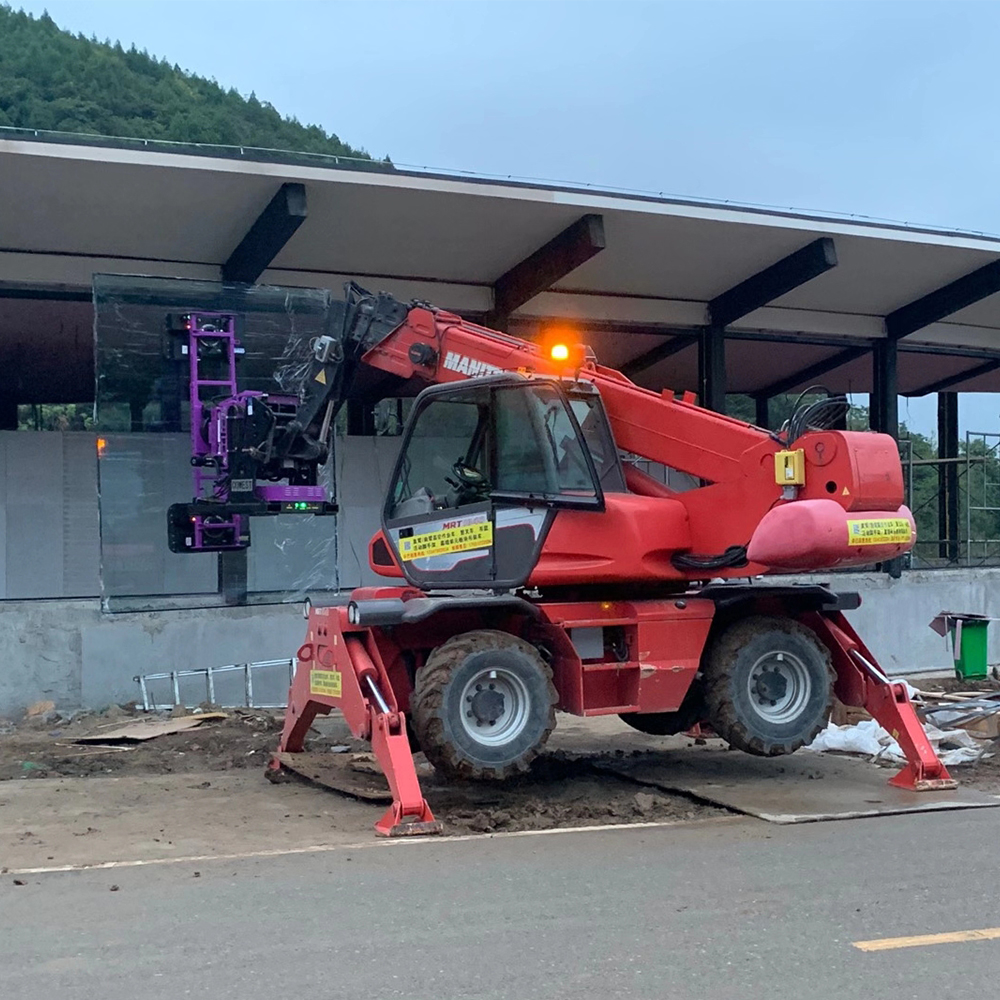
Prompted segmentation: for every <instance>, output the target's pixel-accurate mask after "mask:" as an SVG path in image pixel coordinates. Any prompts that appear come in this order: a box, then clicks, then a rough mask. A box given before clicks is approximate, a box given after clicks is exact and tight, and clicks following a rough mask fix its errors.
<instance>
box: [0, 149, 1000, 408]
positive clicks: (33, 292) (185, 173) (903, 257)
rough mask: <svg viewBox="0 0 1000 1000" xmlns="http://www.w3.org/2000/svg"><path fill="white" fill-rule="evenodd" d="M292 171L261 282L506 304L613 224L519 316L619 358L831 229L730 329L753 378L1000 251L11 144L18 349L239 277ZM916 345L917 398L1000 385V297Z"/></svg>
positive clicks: (871, 230) (2, 305) (774, 219)
mask: <svg viewBox="0 0 1000 1000" xmlns="http://www.w3.org/2000/svg"><path fill="white" fill-rule="evenodd" d="M0 134H2V133H0ZM287 185H302V186H303V187H304V189H305V192H306V195H307V198H308V212H307V214H304V215H303V216H302V217H301V218H299V219H297V220H296V221H295V224H294V225H292V226H289V227H288V232H287V233H286V234H284V235H283V237H282V240H281V241H278V242H275V243H274V247H273V248H272V250H273V251H275V252H274V254H273V257H271V258H270V259H269V262H268V263H267V266H266V269H264V270H263V271H262V272H261V273H260V276H259V279H258V280H259V281H260V282H263V283H269V284H276V285H293V286H307V287H316V288H330V289H335V290H339V288H340V286H341V285H342V283H343V282H344V281H345V280H348V279H355V280H357V281H359V282H361V283H362V284H364V285H367V286H369V287H372V288H373V289H376V290H378V289H384V290H386V291H389V292H392V293H393V294H395V295H396V296H398V297H400V298H404V299H405V298H419V299H424V300H428V301H432V302H434V303H436V304H438V305H440V306H443V307H446V308H449V309H453V310H455V311H457V312H460V313H463V314H466V315H472V316H477V317H479V316H485V315H486V314H488V313H489V312H490V311H491V310H492V309H493V308H494V305H495V303H494V300H493V289H494V284H495V283H496V282H497V281H498V279H500V278H501V277H502V276H504V275H509V274H510V273H511V272H512V270H513V269H516V268H517V266H518V264H519V263H520V262H523V261H525V260H526V259H528V258H530V257H531V255H532V254H535V253H536V252H537V251H538V250H539V248H540V247H541V248H544V247H545V246H546V245H548V244H550V243H551V242H552V241H554V240H556V239H557V237H559V235H560V234H562V233H565V232H567V231H570V230H571V229H572V227H573V226H574V224H577V223H578V222H579V220H580V219H581V218H582V217H584V216H594V215H596V216H600V217H601V219H602V220H603V231H604V239H605V246H604V248H603V249H601V252H599V253H595V254H593V255H592V256H589V257H586V255H584V257H585V258H586V259H583V260H582V262H581V263H579V264H578V265H577V266H574V267H573V269H572V270H570V271H569V273H567V274H565V276H563V277H559V278H558V280H556V281H554V283H553V284H552V285H551V287H549V288H548V290H545V291H542V292H540V293H538V294H536V295H534V296H533V297H532V298H530V299H528V300H527V301H526V302H524V303H522V304H521V305H519V306H518V308H517V309H516V310H515V311H514V312H513V314H512V315H511V317H510V328H511V330H512V331H513V332H522V333H524V334H525V335H529V336H531V335H534V334H535V333H536V332H537V330H538V328H539V327H540V326H541V325H542V324H548V323H554V322H565V323H573V324H575V325H576V326H578V327H579V328H580V329H581V330H583V331H585V336H586V338H587V339H588V340H589V341H590V342H591V343H592V345H593V346H594V347H595V349H596V350H597V353H598V356H599V358H600V359H601V360H602V361H604V362H606V363H608V364H611V365H614V366H617V367H620V366H622V365H625V364H627V363H628V362H629V361H630V360H634V359H635V358H637V357H638V356H640V355H642V354H645V353H648V352H649V351H650V350H651V348H653V347H655V346H657V345H659V344H665V343H670V341H669V340H668V339H667V338H669V337H676V336H684V335H690V332H691V331H693V330H697V329H699V328H701V327H704V326H705V325H707V324H708V323H709V321H710V315H709V303H711V302H713V300H717V299H718V297H719V296H721V295H723V294H724V293H726V292H727V291H728V290H730V289H732V288H734V287H735V286H737V285H739V284H740V283H741V282H745V281H746V279H747V278H748V277H750V276H752V275H755V274H758V273H759V272H761V271H762V270H764V269H766V268H768V267H770V266H771V265H773V264H774V262H776V261H780V260H782V259H784V258H787V257H789V256H790V255H794V254H795V253H796V252H797V251H800V250H802V248H804V247H806V246H807V245H809V244H812V243H814V242H815V241H817V240H820V239H822V238H824V237H827V238H831V239H832V240H833V241H834V242H835V244H836V257H837V266H836V267H832V268H831V269H829V270H827V271H826V272H825V273H821V274H818V276H816V277H814V278H812V280H809V281H806V282H804V283H802V284H800V285H799V286H798V287H795V288H792V290H791V291H788V292H786V293H785V294H782V295H780V296H779V297H777V298H775V299H773V300H772V301H770V302H769V303H768V304H767V305H765V306H762V307H761V308H757V309H754V310H753V311H751V312H749V313H747V314H746V315H742V316H740V317H739V318H738V319H736V320H734V321H733V322H732V323H731V324H730V325H729V326H728V327H727V338H728V341H729V347H728V349H727V367H728V371H729V389H730V391H734V392H750V393H754V392H760V391H761V390H762V389H765V388H766V387H767V386H769V385H772V384H776V383H781V384H784V383H787V382H788V379H789V378H791V377H793V376H794V375H795V373H796V372H797V371H803V370H808V369H810V368H813V367H815V366H816V365H817V364H818V365H820V367H822V362H823V361H824V360H825V359H832V358H834V357H835V356H836V355H837V354H838V352H841V353H842V352H845V350H848V349H850V348H851V347H852V346H858V345H868V346H870V343H871V341H872V340H875V339H879V338H882V337H885V336H886V326H885V317H887V316H890V315H892V314H894V313H896V312H897V311H898V310H900V309H902V308H903V307H906V306H908V305H909V304H911V303H914V302H917V301H919V300H920V299H922V298H924V297H925V296H928V295H930V294H931V293H934V292H935V291H937V290H938V289H940V288H942V287H943V286H946V285H948V284H949V283H952V282H955V281H957V280H959V279H962V278H963V277H964V276H966V275H969V274H970V273H972V272H975V271H977V269H981V268H983V267H984V266H986V265H988V264H991V263H993V262H995V261H998V260H1000V241H998V240H997V239H993V238H990V237H986V236H979V235H975V234H966V233H957V232H943V231H935V230H929V229H918V228H910V227H905V226H894V225H890V224H883V223H875V222H869V221H863V220H850V219H834V218H824V217H820V216H809V215H804V214H795V213H791V212H776V211H765V210H761V209H752V208H738V207H733V206H724V205H716V204H702V203H694V202H691V201H681V200H676V199H667V198H659V197H653V196H641V195H629V194H620V193H613V192H601V191H596V190H581V189H572V188H565V187H559V186H554V185H541V184H528V183H518V182H513V181H497V180H482V179H475V178H469V177H456V176H444V175H440V174H432V173H425V172H412V171H411V172H408V171H404V170H378V169H371V170H360V169H350V168H345V167H343V166H335V165H326V164H310V163H303V162H275V161H273V160H271V161H266V162H265V161H261V160H254V159H250V158H240V157H235V156H228V155H227V156H221V155H215V156H210V155H202V154H201V153H198V152H195V151H190V152H176V151H175V152H163V151H160V150H157V149H155V148H145V147H140V148H117V147H108V146H97V145H91V144H75V143H69V142H41V141H33V140H28V139H23V138H0V352H4V351H8V352H9V350H10V345H11V344H15V343H16V344H19V345H21V350H22V351H23V350H24V349H25V345H27V347H28V349H29V350H30V345H31V344H32V343H33V342H35V343H40V342H42V341H46V340H47V339H48V340H52V341H53V342H58V341H59V339H60V337H61V336H62V334H60V333H59V332H58V330H57V327H58V325H59V323H62V329H63V330H65V331H67V332H66V334H65V335H66V336H69V333H68V331H70V330H71V329H72V331H73V333H72V336H73V337H74V338H76V339H77V340H79V339H80V336H81V334H80V327H81V324H82V325H83V326H84V327H85V326H86V319H85V314H86V306H85V300H86V297H87V290H88V289H89V287H90V283H91V279H92V276H93V274H94V273H102V272H103V273H107V272H111V273H128V274H150V275H157V276H174V277H190V278H206V279H214V280H219V279H221V277H222V273H223V268H224V267H225V266H226V265H227V262H231V260H232V258H233V254H234V251H235V250H236V249H237V248H238V247H240V246H241V242H242V241H245V239H246V238H247V234H248V232H250V231H251V230H252V227H253V226H254V225H255V223H256V222H259V220H260V219H261V218H262V215H263V213H265V212H266V210H268V209H269V206H273V203H274V201H275V199H276V197H277V195H278V193H279V192H280V191H282V190H283V189H287V188H286V187H285V186H287ZM74 300H79V301H74ZM30 303H35V304H36V305H37V311H35V310H34V309H33V308H32V307H31V306H30ZM42 303H44V310H43V309H42V305H41V304H42ZM60 304H61V305H60ZM60 309H62V310H64V313H65V315H62V313H61V312H60ZM60 316H61V317H62V318H60ZM43 326H44V329H43V328H42V327H43ZM768 342H773V346H765V345H766V344H767V343H768ZM678 346H680V345H678ZM900 348H901V351H902V353H901V356H900V391H901V392H913V391H919V390H920V389H921V387H923V386H926V385H931V384H933V383H936V382H938V381H940V380H941V379H945V378H948V377H950V376H952V375H956V374H961V373H962V372H964V371H968V372H969V373H970V374H971V373H973V372H977V374H976V375H975V377H974V378H972V379H970V380H968V381H967V382H962V381H961V380H959V381H958V382H955V383H954V384H953V385H952V388H954V389H956V390H1000V370H986V367H987V366H986V365H984V362H985V361H988V360H990V359H991V358H993V357H1000V295H990V296H988V297H985V298H982V299H981V300H979V301H977V302H975V303H973V304H971V305H967V306H965V307H964V308H960V309H958V310H957V311H955V312H953V313H951V314H950V315H948V316H946V317H945V318H943V319H940V320H938V321H936V322H933V323H930V324H929V325H927V326H924V327H922V328H921V329H919V330H916V331H914V332H912V333H910V334H909V335H908V336H906V337H905V339H903V340H901V341H900ZM665 354H666V356H664V357H663V359H662V360H661V361H659V362H657V363H655V364H653V365H652V366H650V367H648V368H646V369H645V370H644V371H642V372H641V373H639V374H637V375H636V376H635V377H636V379H637V380H638V381H640V382H642V383H643V384H648V385H651V386H655V387H660V386H664V385H671V386H672V387H676V388H693V387H694V386H695V384H696V369H697V347H696V345H694V343H693V342H691V341H690V340H689V342H688V343H687V345H686V346H685V347H684V349H682V350H676V351H673V352H665ZM854 354H855V355H856V356H853V357H852V356H850V354H844V355H843V356H844V357H845V359H846V360H845V363H843V364H841V365H839V366H837V367H834V368H832V369H830V370H829V371H828V372H827V373H826V374H825V376H824V378H823V381H825V382H827V384H830V385H831V387H832V388H835V389H844V390H853V391H861V392H864V391H868V389H869V387H870V382H871V362H870V358H869V357H867V356H863V355H860V354H859V352H857V351H855V352H854Z"/></svg>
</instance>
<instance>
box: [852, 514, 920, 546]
mask: <svg viewBox="0 0 1000 1000" xmlns="http://www.w3.org/2000/svg"><path fill="white" fill-rule="evenodd" d="M912 537H913V529H912V528H911V527H910V522H909V521H907V520H906V518H905V517H883V518H879V519H877V520H876V519H872V520H865V521H848V522H847V544H848V545H899V544H900V543H903V542H909V541H910V539H911V538H912Z"/></svg>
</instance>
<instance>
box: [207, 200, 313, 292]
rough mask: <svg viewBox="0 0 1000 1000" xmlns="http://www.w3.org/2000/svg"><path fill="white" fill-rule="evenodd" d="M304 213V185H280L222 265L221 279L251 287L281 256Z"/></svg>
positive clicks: (302, 219)
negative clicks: (272, 262) (276, 258)
mask: <svg viewBox="0 0 1000 1000" xmlns="http://www.w3.org/2000/svg"><path fill="white" fill-rule="evenodd" d="M307 214H308V213H307V210H306V189H305V185H304V184H295V183H291V182H289V183H286V184H282V185H281V187H280V188H278V190H277V192H276V193H275V195H274V197H273V198H272V199H271V200H270V202H268V205H267V208H265V209H264V211H263V212H261V213H260V215H258V216H257V219H256V221H255V222H254V224H253V225H252V226H251V227H250V228H249V230H247V234H246V236H244V237H243V239H242V240H240V244H239V246H238V247H237V248H236V249H235V250H234V251H233V252H232V253H231V254H230V255H229V260H227V261H226V262H225V264H223V265H222V280H223V281H232V282H238V283H241V284H246V285H252V284H254V283H255V282H256V281H257V279H258V278H259V277H260V276H261V275H262V274H263V273H264V272H265V271H266V270H267V269H268V267H269V266H270V265H271V261H273V260H274V258H275V257H277V256H278V254H279V253H281V251H282V249H284V247H285V244H286V243H288V241H289V240H290V239H291V238H292V236H293V235H294V233H295V231H296V230H297V229H298V228H299V226H301V225H302V223H303V222H304V221H305V219H306V215H307Z"/></svg>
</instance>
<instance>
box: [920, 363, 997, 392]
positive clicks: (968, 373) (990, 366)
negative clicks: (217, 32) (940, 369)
mask: <svg viewBox="0 0 1000 1000" xmlns="http://www.w3.org/2000/svg"><path fill="white" fill-rule="evenodd" d="M998 368H1000V358H997V359H996V360H995V361H987V362H985V363H984V364H981V365H974V366H973V367H972V368H967V369H966V370H965V371H964V372H956V373H955V374H954V375H949V376H948V377H947V378H942V379H938V380H937V381H936V382H931V383H930V384H929V385H925V386H922V387H921V388H919V389H914V390H912V391H911V392H904V393H903V395H904V396H927V395H930V393H932V392H944V391H945V390H946V389H950V388H951V387H952V386H953V385H959V384H961V383H962V382H968V381H969V379H973V378H978V377H979V376H980V375H989V373H990V372H995V371H996V370H997V369H998Z"/></svg>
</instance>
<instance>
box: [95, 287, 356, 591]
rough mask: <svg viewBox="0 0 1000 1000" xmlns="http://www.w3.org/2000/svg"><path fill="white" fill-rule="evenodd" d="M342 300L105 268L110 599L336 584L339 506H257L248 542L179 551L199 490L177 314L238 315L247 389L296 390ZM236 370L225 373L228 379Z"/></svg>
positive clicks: (105, 504) (105, 553)
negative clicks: (275, 510) (170, 536)
mask: <svg viewBox="0 0 1000 1000" xmlns="http://www.w3.org/2000/svg"><path fill="white" fill-rule="evenodd" d="M342 308H343V306H342V302H341V300H340V299H339V298H336V297H333V296H331V294H330V293H329V292H327V291H321V290H316V289H302V288H279V287H270V286H253V287H247V286H237V285H225V284H221V283H218V282H205V281H187V280H179V279H173V278H149V277H135V276H121V275H96V276H95V278H94V315H95V361H96V371H97V397H96V398H97V406H96V413H97V431H98V435H99V436H98V442H97V448H98V459H99V460H98V472H99V490H100V524H101V587H102V594H103V600H104V607H105V608H106V609H107V610H109V611H131V610H141V609H144V608H154V609H162V608H165V607H201V606H213V605H222V604H258V603H275V602H284V601H298V600H301V599H302V598H303V597H304V596H305V595H306V594H307V593H316V592H323V591H335V590H336V589H337V586H338V577H337V541H336V537H337V533H336V522H335V517H334V516H333V515H322V516H318V515H314V514H311V513H281V514H275V515H269V516H255V517H253V518H251V519H250V525H251V544H250V547H249V548H248V549H242V550H237V551H231V552H224V553H218V552H183V553H180V552H171V551H170V549H169V548H168V542H167V511H168V508H169V507H170V506H171V505H172V504H177V503H190V502H191V501H192V500H194V499H195V497H196V495H197V493H198V492H199V489H198V483H197V481H196V473H197V471H198V470H197V469H196V468H195V467H193V465H192V461H191V459H192V450H193V445H192V433H191V409H192V407H191V401H190V389H189V385H190V377H189V364H188V360H187V359H186V358H182V357H179V352H178V345H177V338H178V334H177V333H176V326H177V319H176V317H177V316H178V315H184V314H190V313H199V314H206V313H215V314H223V315H231V316H233V317H234V318H235V330H234V333H235V338H236V341H237V342H238V349H237V350H236V351H235V357H236V360H235V374H236V379H235V381H236V386H237V388H238V391H239V392H246V391H253V392H262V393H267V394H271V396H272V397H273V396H274V395H278V396H284V397H287V398H293V397H296V396H297V395H298V392H299V387H300V384H301V381H302V378H303V374H304V372H305V370H306V367H307V366H308V363H309V358H310V356H311V354H310V352H311V350H312V347H311V345H312V344H313V342H314V340H315V338H317V337H319V336H322V335H325V334H328V333H331V332H333V333H334V334H336V333H337V332H338V331H339V328H340V323H341V318H342ZM172 325H173V327H174V328H175V332H173V333H171V332H170V331H171V326H172ZM223 367H225V366H223ZM227 378H228V375H227V374H225V373H224V374H223V377H222V378H219V379H218V381H220V382H225V381H226V380H227ZM218 393H219V395H218V399H219V400H221V399H222V398H226V397H227V396H228V395H229V394H230V393H229V386H227V385H220V386H218ZM212 396H213V390H212V387H211V386H209V387H203V388H202V389H201V398H202V400H203V401H204V400H206V399H210V398H211V397H212ZM212 401H215V400H212ZM333 465H334V462H333V461H332V460H329V461H327V463H326V466H324V467H322V468H321V469H320V470H319V477H318V484H319V485H322V486H323V487H324V489H325V491H326V499H327V500H329V501H333V500H335V496H334V481H333V475H332V468H333ZM201 492H202V493H203V494H204V492H205V490H204V486H202V489H201Z"/></svg>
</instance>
